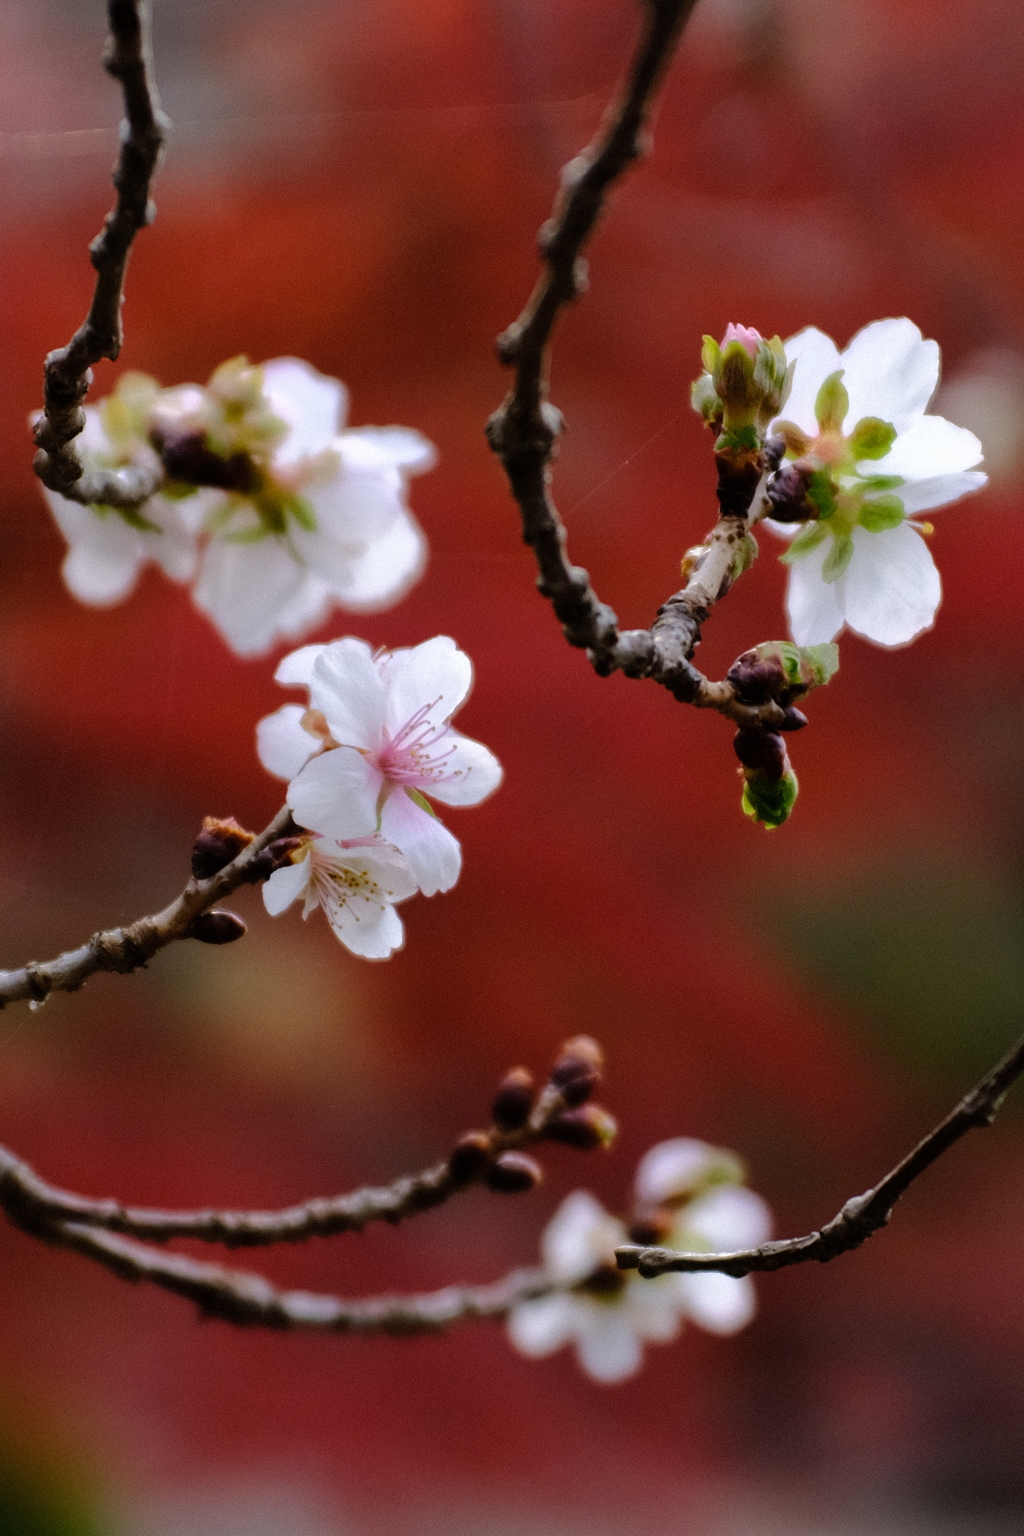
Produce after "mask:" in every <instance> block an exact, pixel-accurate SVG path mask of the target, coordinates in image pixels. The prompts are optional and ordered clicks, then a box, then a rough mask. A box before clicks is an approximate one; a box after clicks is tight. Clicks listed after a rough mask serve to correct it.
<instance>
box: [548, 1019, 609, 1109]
mask: <svg viewBox="0 0 1024 1536" xmlns="http://www.w3.org/2000/svg"><path fill="white" fill-rule="evenodd" d="M603 1066H604V1054H603V1052H602V1050H601V1047H600V1046H599V1045H598V1043H597V1041H596V1040H592V1039H591V1038H590V1036H589V1035H574V1036H573V1038H572V1039H571V1040H567V1041H566V1042H565V1044H564V1045H563V1046H562V1051H561V1055H560V1056H559V1057H558V1060H557V1061H556V1062H555V1064H554V1066H553V1067H552V1069H551V1082H552V1083H553V1084H554V1086H555V1087H556V1088H558V1089H559V1090H560V1091H561V1094H562V1098H563V1099H564V1100H565V1102H566V1103H567V1104H582V1103H583V1102H584V1101H585V1100H586V1099H589V1097H590V1095H591V1094H592V1093H593V1091H594V1089H595V1088H596V1087H597V1084H598V1083H599V1082H600V1081H601V1069H602V1067H603Z"/></svg>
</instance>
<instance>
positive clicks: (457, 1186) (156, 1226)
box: [0, 1085, 565, 1248]
mask: <svg viewBox="0 0 1024 1536" xmlns="http://www.w3.org/2000/svg"><path fill="white" fill-rule="evenodd" d="M564 1108H565V1101H564V1099H563V1097H562V1095H561V1094H560V1093H559V1092H558V1091H557V1090H556V1089H554V1088H553V1087H552V1086H551V1085H549V1087H548V1088H546V1089H545V1090H544V1092H543V1093H542V1094H541V1095H540V1097H539V1098H538V1100H537V1104H536V1106H535V1108H534V1110H533V1112H532V1114H531V1115H530V1117H529V1119H528V1120H527V1122H526V1124H525V1125H523V1126H522V1127H520V1128H519V1129H517V1130H510V1131H502V1130H499V1129H498V1127H497V1126H491V1128H490V1130H488V1131H486V1132H477V1133H471V1137H472V1140H473V1142H474V1147H473V1154H474V1155H473V1159H472V1161H469V1160H467V1159H466V1158H465V1157H462V1156H460V1155H459V1151H460V1147H461V1146H462V1145H463V1144H464V1143H463V1144H459V1146H457V1148H456V1152H455V1153H454V1154H453V1156H452V1157H450V1158H447V1159H446V1160H445V1161H444V1162H442V1163H436V1164H435V1165H434V1166H433V1167H432V1168H428V1169H426V1170H425V1171H424V1172H422V1173H417V1174H412V1175H408V1176H406V1177H403V1178H400V1179H396V1180H395V1181H394V1183H392V1184H388V1185H385V1186H384V1187H382V1188H372V1187H368V1188H365V1189H359V1190H356V1191H355V1192H354V1193H352V1194H347V1195H337V1196H334V1197H331V1198H326V1197H317V1198H315V1199H312V1200H306V1201H303V1202H302V1203H301V1204H299V1205H292V1206H287V1207H286V1208H285V1209H283V1210H278V1211H237V1210H236V1211H216V1210H204V1211H167V1210H146V1209H140V1208H137V1207H134V1206H125V1205H122V1204H121V1203H120V1202H119V1201H116V1200H90V1199H88V1198H86V1197H85V1196H83V1195H78V1194H73V1193H71V1192H70V1191H68V1190H64V1189H57V1188H55V1187H54V1186H53V1185H52V1184H47V1183H46V1181H45V1180H44V1179H42V1178H40V1176H39V1175H38V1174H37V1173H36V1172H35V1171H34V1170H33V1169H32V1168H30V1167H29V1166H28V1164H27V1163H24V1162H22V1161H21V1159H20V1158H18V1157H16V1156H15V1155H14V1153H13V1152H10V1151H8V1149H7V1148H5V1147H0V1208H2V1209H3V1210H4V1212H5V1213H6V1215H7V1216H8V1217H9V1218H10V1220H11V1221H13V1222H14V1223H15V1225H16V1226H18V1227H20V1228H21V1229H22V1231H25V1232H29V1233H32V1234H34V1235H36V1236H41V1237H44V1238H45V1237H46V1236H47V1233H48V1231H49V1229H50V1228H51V1227H52V1226H54V1225H55V1224H57V1225H59V1224H60V1223H61V1222H70V1223H72V1224H73V1225H75V1226H76V1227H78V1226H87V1227H93V1228H96V1227H99V1228H103V1229H104V1230H106V1231H109V1232H120V1233H124V1234H127V1235H128V1236H131V1237H135V1238H140V1239H144V1240H145V1241H147V1242H155V1243H166V1242H169V1241H170V1240H171V1239H172V1238H181V1237H187V1238H198V1239H200V1240H201V1241H203V1242H208V1243H221V1244H223V1245H224V1247H226V1248H250V1247H266V1246H269V1245H270V1244H272V1243H300V1242H305V1241H306V1240H308V1239H309V1238H312V1237H331V1236H333V1235H335V1234H337V1233H341V1232H361V1231H362V1230H363V1228H364V1227H365V1226H367V1225H368V1224H369V1223H370V1222H372V1221H387V1222H390V1223H391V1224H392V1225H397V1224H398V1222H400V1221H404V1220H405V1219H406V1218H407V1217H409V1216H416V1215H419V1214H420V1213H421V1212H423V1211H429V1210H433V1209H434V1208H435V1207H436V1206H439V1205H443V1204H444V1203H445V1201H447V1200H449V1199H451V1197H452V1196H453V1195H455V1194H458V1193H459V1192H460V1191H461V1190H464V1189H467V1188H468V1187H469V1186H470V1185H472V1184H477V1183H480V1182H481V1181H482V1180H483V1179H484V1178H485V1177H486V1174H487V1172H488V1170H489V1169H490V1168H492V1167H493V1165H494V1163H495V1162H496V1161H497V1159H498V1158H499V1157H500V1156H501V1155H502V1154H503V1153H505V1152H509V1151H512V1150H514V1149H516V1148H519V1147H525V1146H530V1145H532V1144H533V1143H535V1142H538V1141H542V1140H543V1139H544V1137H545V1135H546V1134H547V1129H548V1126H549V1124H550V1122H551V1121H552V1120H553V1119H554V1117H555V1116H556V1115H557V1114H559V1113H560V1112H561V1111H562V1110H563V1109H564Z"/></svg>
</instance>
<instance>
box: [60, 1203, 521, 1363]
mask: <svg viewBox="0 0 1024 1536" xmlns="http://www.w3.org/2000/svg"><path fill="white" fill-rule="evenodd" d="M35 1235H36V1236H39V1237H42V1238H43V1239H44V1240H45V1241H46V1242H48V1243H52V1244H53V1245H54V1246H56V1247H61V1248H70V1249H72V1250H73V1251H74V1252H75V1253H80V1254H82V1255H83V1256H84V1257H85V1258H88V1259H94V1260H95V1261H96V1262H97V1263H99V1264H102V1265H103V1266H104V1267H105V1268H106V1269H109V1270H112V1271H113V1273H114V1274H115V1275H117V1276H118V1278H119V1279H121V1280H131V1281H134V1282H135V1283H137V1284H138V1283H141V1282H146V1283H148V1284H150V1285H157V1286H160V1287H161V1289H163V1290H165V1291H171V1292H172V1293H173V1294H174V1295H176V1296H184V1297H186V1298H187V1300H189V1301H192V1302H195V1304H196V1306H197V1307H198V1308H199V1309H200V1312H201V1313H202V1314H203V1316H205V1317H211V1318H212V1317H216V1318H221V1319H222V1320H223V1321H224V1322H228V1323H235V1324H236V1325H238V1326H243V1327H244V1326H248V1327H262V1328H277V1329H291V1328H296V1329H298V1328H301V1329H306V1330H319V1331H322V1332H328V1333H390V1334H397V1335H402V1334H411V1333H438V1332H440V1331H441V1330H442V1329H445V1328H449V1327H451V1325H452V1324H453V1323H457V1322H462V1321H464V1320H467V1319H470V1318H488V1317H503V1316H504V1315H505V1314H506V1313H507V1312H508V1311H509V1310H510V1308H512V1307H513V1306H515V1304H516V1303H517V1302H519V1301H525V1300H527V1299H528V1298H531V1297H534V1296H543V1295H545V1294H546V1293H547V1292H548V1291H550V1290H551V1289H552V1284H551V1281H550V1279H549V1277H548V1276H547V1274H546V1273H545V1272H544V1271H543V1270H536V1269H532V1270H513V1271H512V1273H511V1274H509V1275H506V1276H505V1277H504V1278H503V1279H501V1280H497V1281H495V1282H493V1283H492V1284H491V1285H451V1286H446V1287H445V1288H444V1290H440V1291H428V1292H426V1293H424V1294H421V1295H418V1296H371V1297H365V1298H360V1299H359V1300H354V1301H350V1300H345V1299H343V1298H342V1297H340V1296H329V1295H323V1294H321V1293H317V1292H312V1291H282V1290H278V1288H277V1287H276V1286H274V1285H272V1284H271V1283H270V1281H269V1280H266V1279H264V1277H263V1276H262V1275H256V1274H251V1273H249V1272H247V1271H245V1270H233V1269H225V1268H223V1267H222V1266H221V1265H219V1264H206V1263H203V1262H201V1261H200V1260H198V1259H190V1258H186V1257H185V1256H184V1255H183V1254H178V1253H163V1252H161V1251H160V1250H159V1249H156V1248H147V1247H146V1246H145V1245H144V1244H142V1243H136V1242H133V1241H132V1240H131V1239H130V1238H125V1237H119V1236H117V1235H115V1234H114V1233H112V1232H102V1231H97V1230H95V1229H94V1228H92V1227H85V1226H80V1225H77V1224H76V1223H75V1222H55V1223H53V1224H52V1225H51V1226H49V1227H46V1228H42V1229H40V1230H39V1231H38V1232H37V1233H36V1234H35Z"/></svg>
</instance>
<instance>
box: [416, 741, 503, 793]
mask: <svg viewBox="0 0 1024 1536" xmlns="http://www.w3.org/2000/svg"><path fill="white" fill-rule="evenodd" d="M425 756H426V757H427V758H429V759H430V760H432V761H433V762H435V763H436V771H437V777H436V778H434V777H427V778H425V779H424V782H423V783H422V784H421V785H420V786H419V787H420V789H421V790H422V791H423V793H424V794H425V795H430V796H431V798H432V799H434V800H440V801H441V802H442V803H443V804H444V805H479V804H480V801H481V800H486V799H487V796H488V795H491V794H493V793H494V791H495V790H496V789H497V787H498V785H499V784H500V783H501V780H502V777H503V775H502V771H501V764H500V763H499V762H498V759H497V758H496V757H495V755H494V753H493V752H491V751H489V750H488V749H487V747H485V746H482V745H481V743H480V742H479V741H471V740H470V739H469V737H468V736H461V735H460V734H459V732H458V731H448V732H447V733H446V734H445V735H444V736H443V737H442V738H441V740H440V741H439V742H438V743H437V745H436V747H432V748H428V749H427V751H426V753H425Z"/></svg>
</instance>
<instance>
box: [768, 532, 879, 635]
mask: <svg viewBox="0 0 1024 1536" xmlns="http://www.w3.org/2000/svg"><path fill="white" fill-rule="evenodd" d="M872 537H873V538H880V537H881V535H880V534H873V535H872ZM833 543H834V540H832V539H823V540H822V542H821V543H820V544H819V545H818V547H817V548H816V549H812V550H809V551H808V552H807V554H806V555H801V557H800V559H799V560H794V562H793V564H792V565H791V566H790V568H789V586H788V587H787V589H786V613H787V614H788V616H789V630H790V634H791V635H792V636H793V639H794V640H795V641H796V643H797V645H824V644H827V642H828V641H829V640H834V639H835V637H836V635H838V633H839V631H840V630H841V629H842V627H843V609H842V604H841V595H840V583H839V582H827V581H826V580H825V578H824V576H823V575H822V566H823V565H824V563H825V557H826V556H827V554H828V552H829V550H830V549H831V548H832V545H833Z"/></svg>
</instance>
